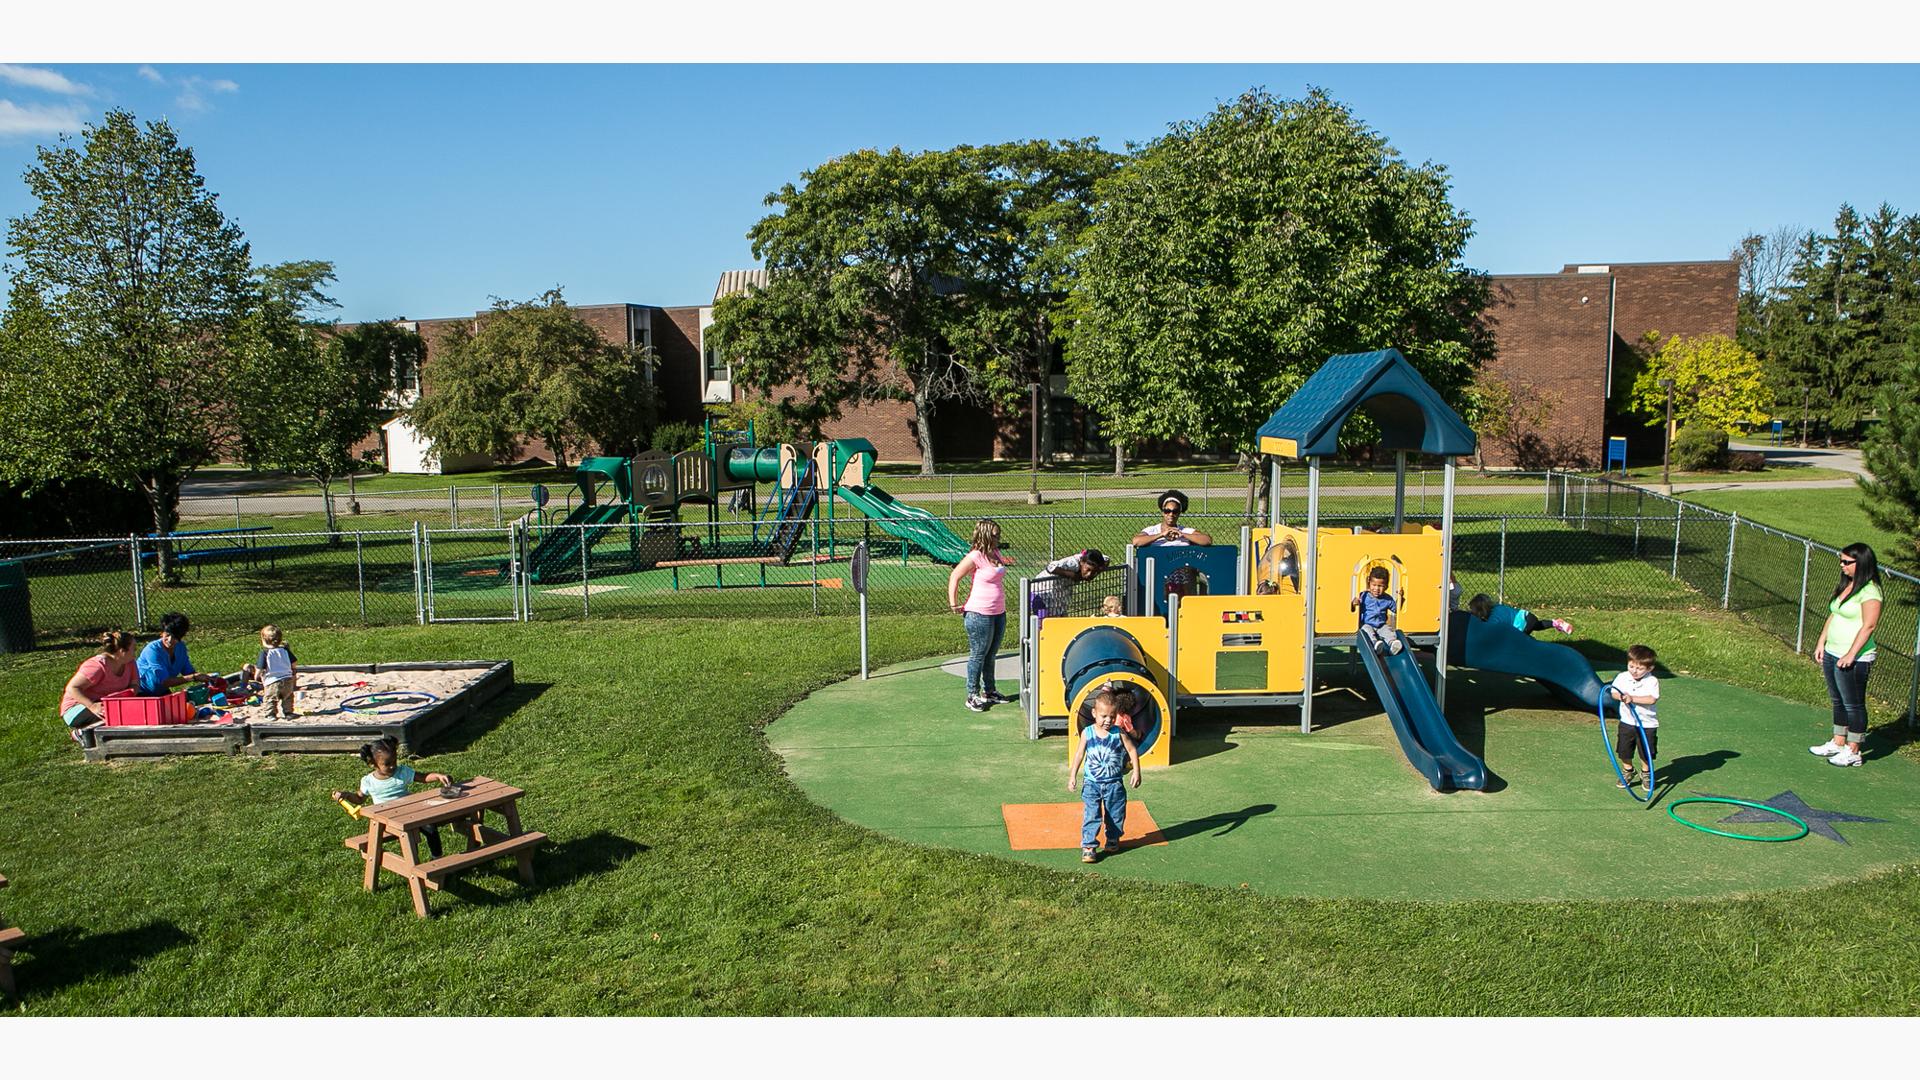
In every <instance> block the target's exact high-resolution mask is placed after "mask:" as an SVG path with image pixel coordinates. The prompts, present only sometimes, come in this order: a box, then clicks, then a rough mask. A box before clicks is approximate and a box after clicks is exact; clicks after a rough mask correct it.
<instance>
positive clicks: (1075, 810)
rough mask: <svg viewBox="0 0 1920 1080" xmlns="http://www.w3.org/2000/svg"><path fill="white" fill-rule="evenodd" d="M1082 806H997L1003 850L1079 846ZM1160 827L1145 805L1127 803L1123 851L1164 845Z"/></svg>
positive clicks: (1025, 804) (1036, 849)
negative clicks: (1004, 829)
mask: <svg viewBox="0 0 1920 1080" xmlns="http://www.w3.org/2000/svg"><path fill="white" fill-rule="evenodd" d="M1083 813H1085V811H1084V809H1083V804H1081V803H1077V802H1070V803H1065V802H1062V803H1045V802H1042V803H1001V804H1000V816H1001V817H1003V818H1005V819H1006V821H1007V846H1008V847H1010V848H1012V849H1013V850H1014V851H1039V850H1045V849H1050V848H1077V847H1079V846H1080V819H1081V815H1082V814H1083ZM1166 842H1167V838H1166V837H1164V836H1162V835H1160V826H1159V825H1157V824H1155V823H1154V820H1153V815H1152V814H1149V813H1147V804H1146V803H1143V802H1140V801H1138V800H1136V799H1128V800H1127V831H1126V833H1125V834H1124V835H1122V836H1121V837H1120V846H1121V847H1123V848H1130V847H1145V846H1147V845H1149V844H1165V843H1166Z"/></svg>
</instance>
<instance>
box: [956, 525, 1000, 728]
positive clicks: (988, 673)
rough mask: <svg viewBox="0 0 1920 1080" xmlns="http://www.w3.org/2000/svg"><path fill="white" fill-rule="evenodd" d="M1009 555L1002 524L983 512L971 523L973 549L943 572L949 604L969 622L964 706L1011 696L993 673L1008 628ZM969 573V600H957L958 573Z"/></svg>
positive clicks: (978, 708) (977, 708)
mask: <svg viewBox="0 0 1920 1080" xmlns="http://www.w3.org/2000/svg"><path fill="white" fill-rule="evenodd" d="M1012 565H1013V560H1012V559H1010V558H1008V557H1007V556H1005V555H1003V554H1001V552H1000V524H999V522H996V521H994V520H993V519H992V518H981V519H980V520H979V522H977V523H976V524H975V525H974V526H973V550H971V551H969V552H967V555H966V558H963V559H961V560H960V562H959V564H958V565H957V566H955V567H954V568H953V573H951V574H949V575H947V608H948V610H950V611H956V612H959V613H960V614H961V621H962V622H964V623H965V624H966V628H967V708H969V709H972V710H973V711H974V712H986V711H987V706H989V705H992V704H995V703H996V702H1001V703H1004V702H1011V701H1013V700H1014V699H1013V698H1010V697H1007V696H1006V695H1005V694H1002V693H1001V692H1000V687H999V686H998V685H996V684H995V682H994V679H993V658H994V656H995V654H997V653H998V652H999V651H1000V639H1001V638H1002V637H1004V636H1006V632H1007V589H1006V585H1005V583H1004V582H1005V578H1006V576H1007V567H1009V566H1012ZM965 577H971V578H972V579H973V587H972V588H971V589H969V590H968V592H967V602H966V604H964V605H962V604H961V603H960V579H961V578H965Z"/></svg>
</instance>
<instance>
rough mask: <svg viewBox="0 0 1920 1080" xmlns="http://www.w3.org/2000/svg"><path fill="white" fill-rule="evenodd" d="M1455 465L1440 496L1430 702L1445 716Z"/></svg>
mask: <svg viewBox="0 0 1920 1080" xmlns="http://www.w3.org/2000/svg"><path fill="white" fill-rule="evenodd" d="M1455 468H1456V466H1455V465H1454V463H1453V459H1452V458H1448V459H1447V478H1446V487H1444V488H1442V489H1441V495H1440V596H1441V598H1442V599H1441V601H1440V645H1439V647H1438V648H1437V649H1436V650H1435V652H1434V654H1433V700H1434V704H1436V705H1438V706H1440V711H1441V712H1442V713H1443V714H1444V713H1445V712H1446V708H1447V644H1448V636H1449V634H1450V633H1451V631H1452V628H1453V618H1452V616H1451V614H1450V613H1449V611H1448V609H1447V603H1446V599H1445V598H1446V596H1447V595H1448V594H1449V593H1451V592H1452V585H1453V478H1454V469H1455Z"/></svg>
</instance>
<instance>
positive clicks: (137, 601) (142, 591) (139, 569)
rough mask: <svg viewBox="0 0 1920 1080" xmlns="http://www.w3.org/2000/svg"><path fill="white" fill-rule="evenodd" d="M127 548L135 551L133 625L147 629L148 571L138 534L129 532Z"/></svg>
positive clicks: (138, 628) (136, 627)
mask: <svg viewBox="0 0 1920 1080" xmlns="http://www.w3.org/2000/svg"><path fill="white" fill-rule="evenodd" d="M127 550H128V551H130V552H132V553H133V625H134V628H135V629H137V630H145V629H146V628H147V573H146V568H145V566H144V565H143V564H142V560H141V554H140V537H139V535H138V534H135V533H128V534H127Z"/></svg>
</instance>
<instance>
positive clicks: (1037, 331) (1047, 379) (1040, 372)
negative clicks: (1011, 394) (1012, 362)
mask: <svg viewBox="0 0 1920 1080" xmlns="http://www.w3.org/2000/svg"><path fill="white" fill-rule="evenodd" d="M1033 338H1034V348H1035V355H1036V356H1038V357H1039V362H1038V363H1036V364H1035V365H1034V370H1035V372H1036V374H1037V376H1038V378H1037V380H1036V381H1038V382H1039V384H1040V415H1039V416H1037V417H1035V418H1034V421H1033V422H1034V423H1036V424H1039V425H1040V460H1041V461H1052V460H1053V454H1054V450H1055V449H1056V447H1055V445H1054V438H1053V424H1052V423H1051V422H1050V421H1051V420H1052V419H1053V345H1052V343H1051V342H1049V341H1048V340H1047V323H1046V320H1045V319H1041V320H1040V321H1039V323H1038V324H1037V325H1036V326H1035V327H1034V329H1033Z"/></svg>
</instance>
